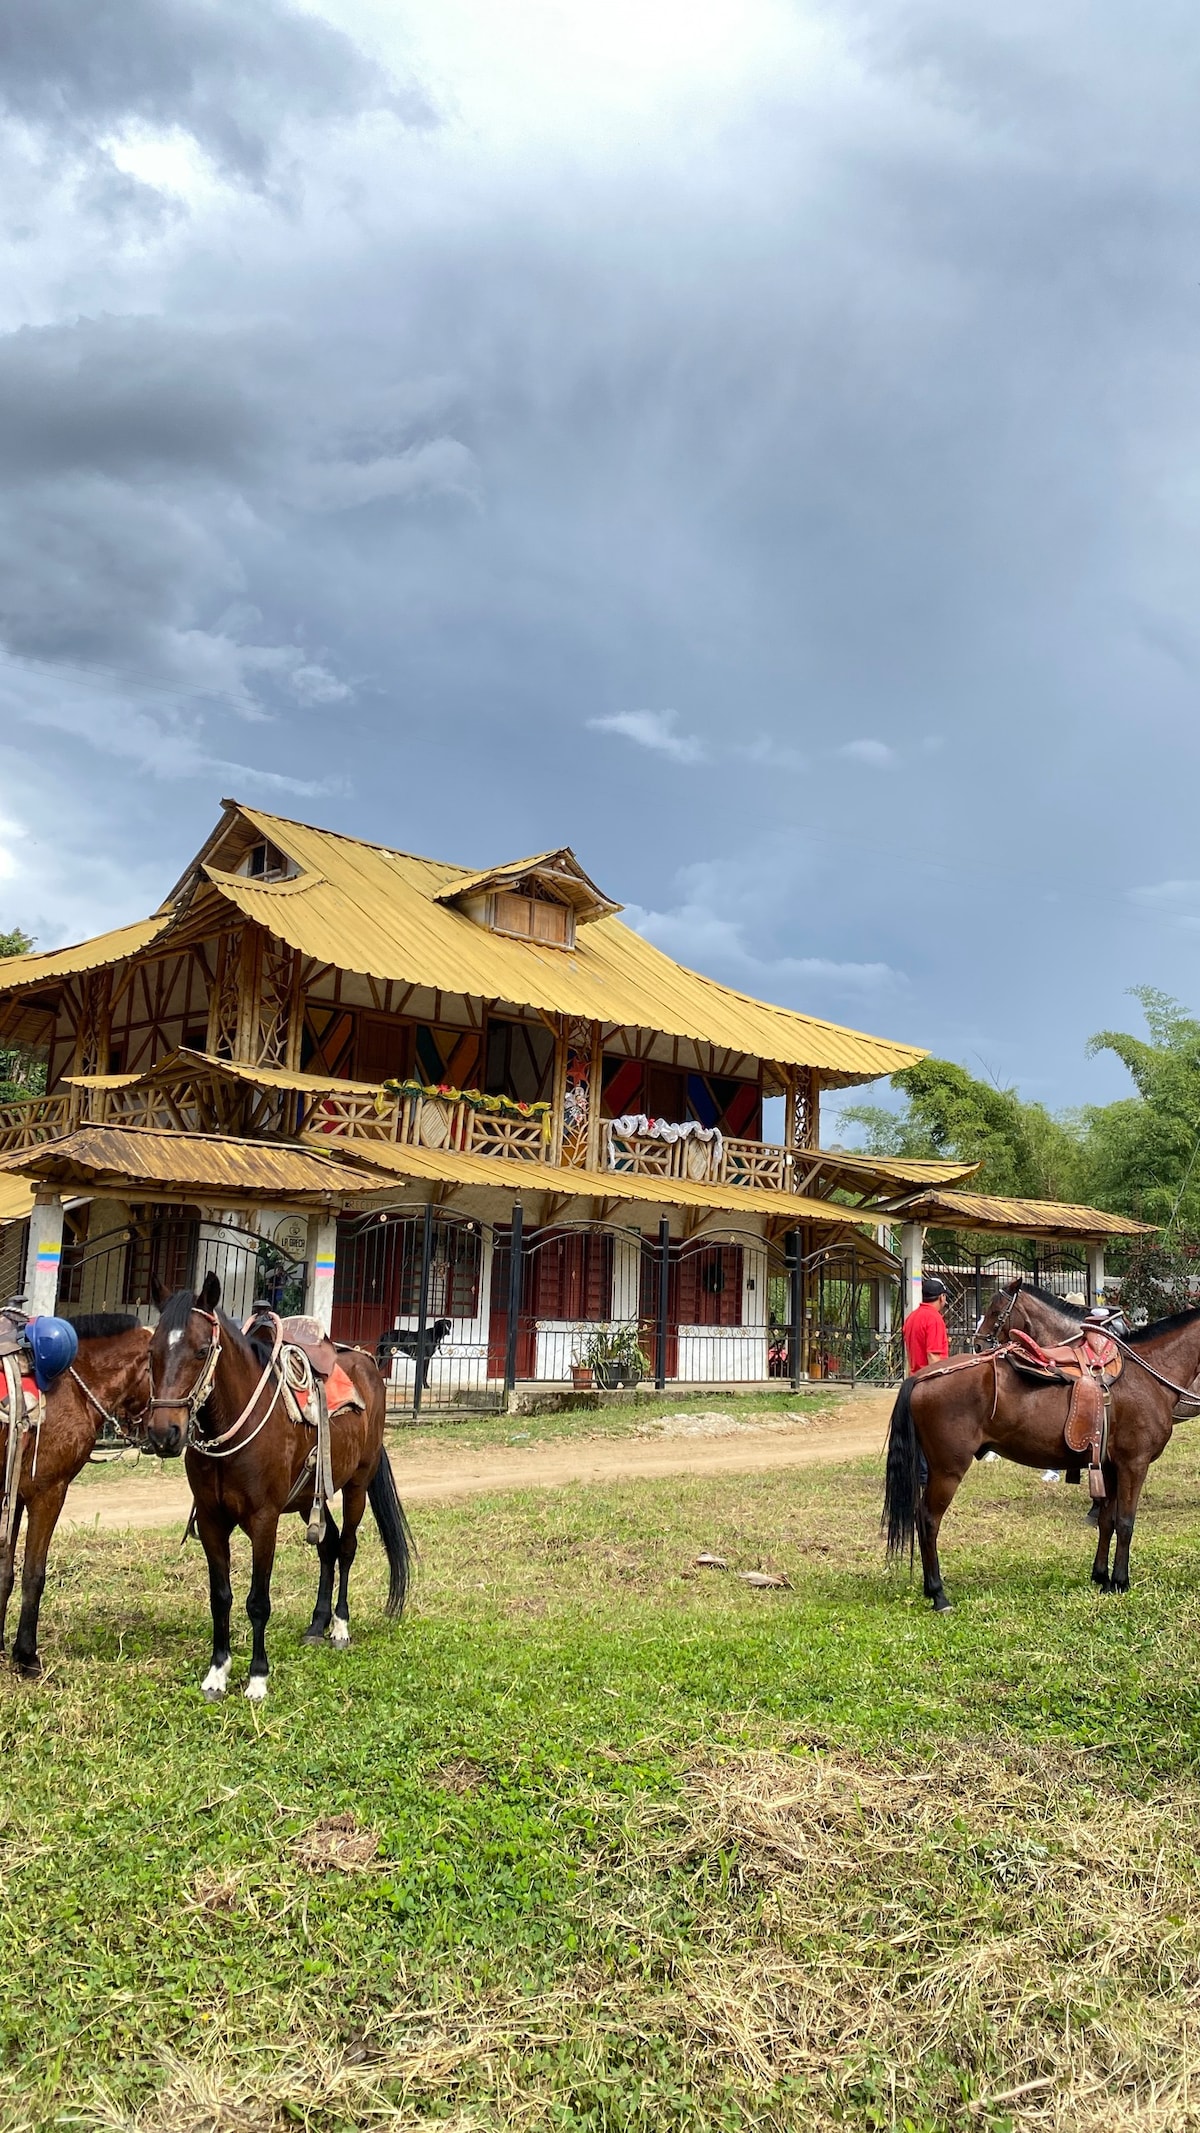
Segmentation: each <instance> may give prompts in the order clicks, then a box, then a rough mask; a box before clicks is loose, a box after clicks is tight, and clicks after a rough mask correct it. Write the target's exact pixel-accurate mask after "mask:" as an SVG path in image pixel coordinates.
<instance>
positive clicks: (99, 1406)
mask: <svg viewBox="0 0 1200 2133" xmlns="http://www.w3.org/2000/svg"><path fill="white" fill-rule="evenodd" d="M149 1348H150V1329H149V1327H148V1326H142V1325H139V1324H138V1322H137V1320H136V1319H135V1318H131V1317H129V1316H127V1315H125V1314H120V1313H113V1312H99V1313H96V1314H94V1315H92V1316H91V1317H84V1318H79V1319H76V1320H75V1322H74V1323H73V1324H72V1323H71V1321H70V1320H68V1319H65V1318H55V1317H52V1316H45V1317H40V1318H34V1319H29V1318H27V1316H26V1313H25V1311H24V1310H23V1309H22V1308H21V1307H20V1306H19V1305H9V1306H8V1308H7V1309H6V1310H4V1311H0V1654H2V1653H3V1650H4V1625H5V1619H6V1616H7V1613H8V1603H9V1598H10V1596H11V1593H12V1588H13V1584H14V1582H15V1577H16V1552H17V1541H18V1538H19V1535H20V1529H21V1521H22V1518H23V1517H25V1516H26V1515H27V1523H26V1528H25V1555H24V1560H23V1563H22V1566H21V1619H20V1622H19V1624H18V1628H17V1635H16V1639H15V1641H14V1644H13V1652H12V1656H13V1663H14V1665H15V1666H16V1667H17V1669H18V1671H19V1672H21V1673H22V1674H29V1675H33V1674H39V1673H40V1672H41V1660H40V1659H39V1657H38V1649H37V1629H38V1614H39V1610H40V1607H41V1600H42V1591H43V1588H44V1586H45V1582H46V1558H47V1556H48V1554H49V1551H50V1541H51V1538H52V1536H53V1533H54V1528H55V1526H56V1525H57V1523H58V1520H59V1517H60V1515H61V1512H62V1508H63V1505H64V1503H65V1502H66V1496H67V1490H68V1488H69V1487H70V1484H71V1482H72V1481H73V1480H74V1479H75V1476H76V1474H78V1473H79V1472H80V1470H81V1469H82V1468H83V1467H84V1466H86V1465H87V1462H88V1460H89V1459H90V1457H91V1455H92V1452H93V1451H94V1450H95V1446H96V1439H97V1436H98V1435H99V1432H100V1427H101V1424H104V1425H106V1426H107V1427H108V1428H109V1429H112V1430H115V1431H116V1432H117V1433H118V1434H123V1433H124V1432H126V1431H127V1430H129V1429H130V1428H131V1427H136V1426H137V1425H138V1424H139V1423H140V1421H141V1419H142V1418H143V1416H144V1415H145V1412H146V1409H147V1406H148V1403H149V1399H150V1377H149V1360H148V1358H149Z"/></svg>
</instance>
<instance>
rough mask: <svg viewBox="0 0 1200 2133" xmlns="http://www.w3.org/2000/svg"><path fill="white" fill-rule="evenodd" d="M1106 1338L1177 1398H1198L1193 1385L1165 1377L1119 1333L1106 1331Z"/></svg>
mask: <svg viewBox="0 0 1200 2133" xmlns="http://www.w3.org/2000/svg"><path fill="white" fill-rule="evenodd" d="M1104 1338H1105V1340H1109V1341H1111V1342H1112V1344H1113V1346H1114V1348H1119V1349H1120V1351H1121V1353H1122V1355H1127V1356H1128V1357H1129V1360H1130V1362H1131V1363H1136V1364H1137V1366H1138V1368H1139V1370H1144V1371H1145V1373H1146V1376H1147V1377H1148V1378H1153V1379H1154V1381H1155V1383H1156V1384H1157V1385H1163V1386H1165V1387H1166V1390H1167V1391H1168V1392H1173V1393H1174V1394H1175V1396H1176V1398H1177V1399H1179V1400H1194V1399H1196V1398H1197V1394H1196V1393H1195V1391H1194V1390H1193V1388H1192V1386H1191V1385H1177V1384H1176V1383H1175V1380H1174V1378H1168V1377H1164V1376H1163V1373H1162V1371H1161V1370H1156V1369H1155V1368H1154V1365H1153V1363H1148V1362H1147V1361H1146V1358H1145V1356H1143V1355H1139V1353H1138V1351H1137V1349H1136V1348H1131V1347H1130V1346H1129V1343H1128V1341H1123V1340H1122V1339H1121V1336H1120V1334H1119V1333H1108V1332H1106V1333H1105V1335H1104Z"/></svg>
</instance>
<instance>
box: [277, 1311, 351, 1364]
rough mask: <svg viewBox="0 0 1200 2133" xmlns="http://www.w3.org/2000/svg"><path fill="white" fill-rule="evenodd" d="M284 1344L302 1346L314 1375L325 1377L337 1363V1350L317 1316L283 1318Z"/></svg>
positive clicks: (291, 1346)
mask: <svg viewBox="0 0 1200 2133" xmlns="http://www.w3.org/2000/svg"><path fill="white" fill-rule="evenodd" d="M280 1323H281V1324H282V1327H283V1340H284V1346H285V1347H287V1348H303V1350H304V1353H305V1355H306V1356H307V1357H308V1360H309V1362H310V1363H311V1364H312V1368H313V1373H314V1375H315V1376H316V1377H319V1378H327V1377H328V1376H329V1374H330V1372H331V1371H332V1370H333V1368H334V1367H335V1365H336V1363H337V1350H336V1349H335V1347H334V1345H333V1342H332V1341H331V1340H330V1338H329V1335H328V1334H327V1333H326V1331H325V1328H324V1326H323V1325H322V1324H321V1321H320V1319H319V1318H285V1319H282V1320H281V1321H280Z"/></svg>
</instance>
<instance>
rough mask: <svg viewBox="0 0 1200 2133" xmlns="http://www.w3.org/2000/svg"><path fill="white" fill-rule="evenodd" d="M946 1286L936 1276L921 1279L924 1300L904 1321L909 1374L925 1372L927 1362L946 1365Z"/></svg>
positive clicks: (947, 1340) (947, 1350) (948, 1346)
mask: <svg viewBox="0 0 1200 2133" xmlns="http://www.w3.org/2000/svg"><path fill="white" fill-rule="evenodd" d="M945 1308H946V1284H945V1282H944V1281H942V1280H941V1279H940V1278H939V1277H938V1275H936V1274H923V1275H922V1277H921V1301H920V1303H919V1304H918V1305H917V1308H916V1310H915V1311H910V1312H909V1314H908V1317H907V1318H906V1319H905V1321H904V1352H905V1354H906V1355H907V1357H908V1368H909V1373H910V1375H911V1373H912V1372H913V1371H915V1370H924V1368H925V1365H926V1363H944V1362H945V1360H946V1358H947V1356H948V1355H949V1353H950V1336H949V1334H948V1333H947V1331H946V1321H945V1318H944V1317H943V1315H942V1314H943V1312H944V1311H945Z"/></svg>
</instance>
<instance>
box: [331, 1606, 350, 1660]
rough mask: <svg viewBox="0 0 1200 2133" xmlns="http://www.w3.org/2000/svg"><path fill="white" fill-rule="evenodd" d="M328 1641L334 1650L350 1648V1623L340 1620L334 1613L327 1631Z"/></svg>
mask: <svg viewBox="0 0 1200 2133" xmlns="http://www.w3.org/2000/svg"><path fill="white" fill-rule="evenodd" d="M329 1641H330V1643H331V1644H332V1646H333V1648H334V1651H335V1652H345V1651H348V1650H349V1649H350V1624H349V1623H348V1622H340V1621H339V1620H338V1618H337V1616H336V1615H335V1616H334V1618H333V1623H332V1626H331V1628H330V1631H329Z"/></svg>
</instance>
